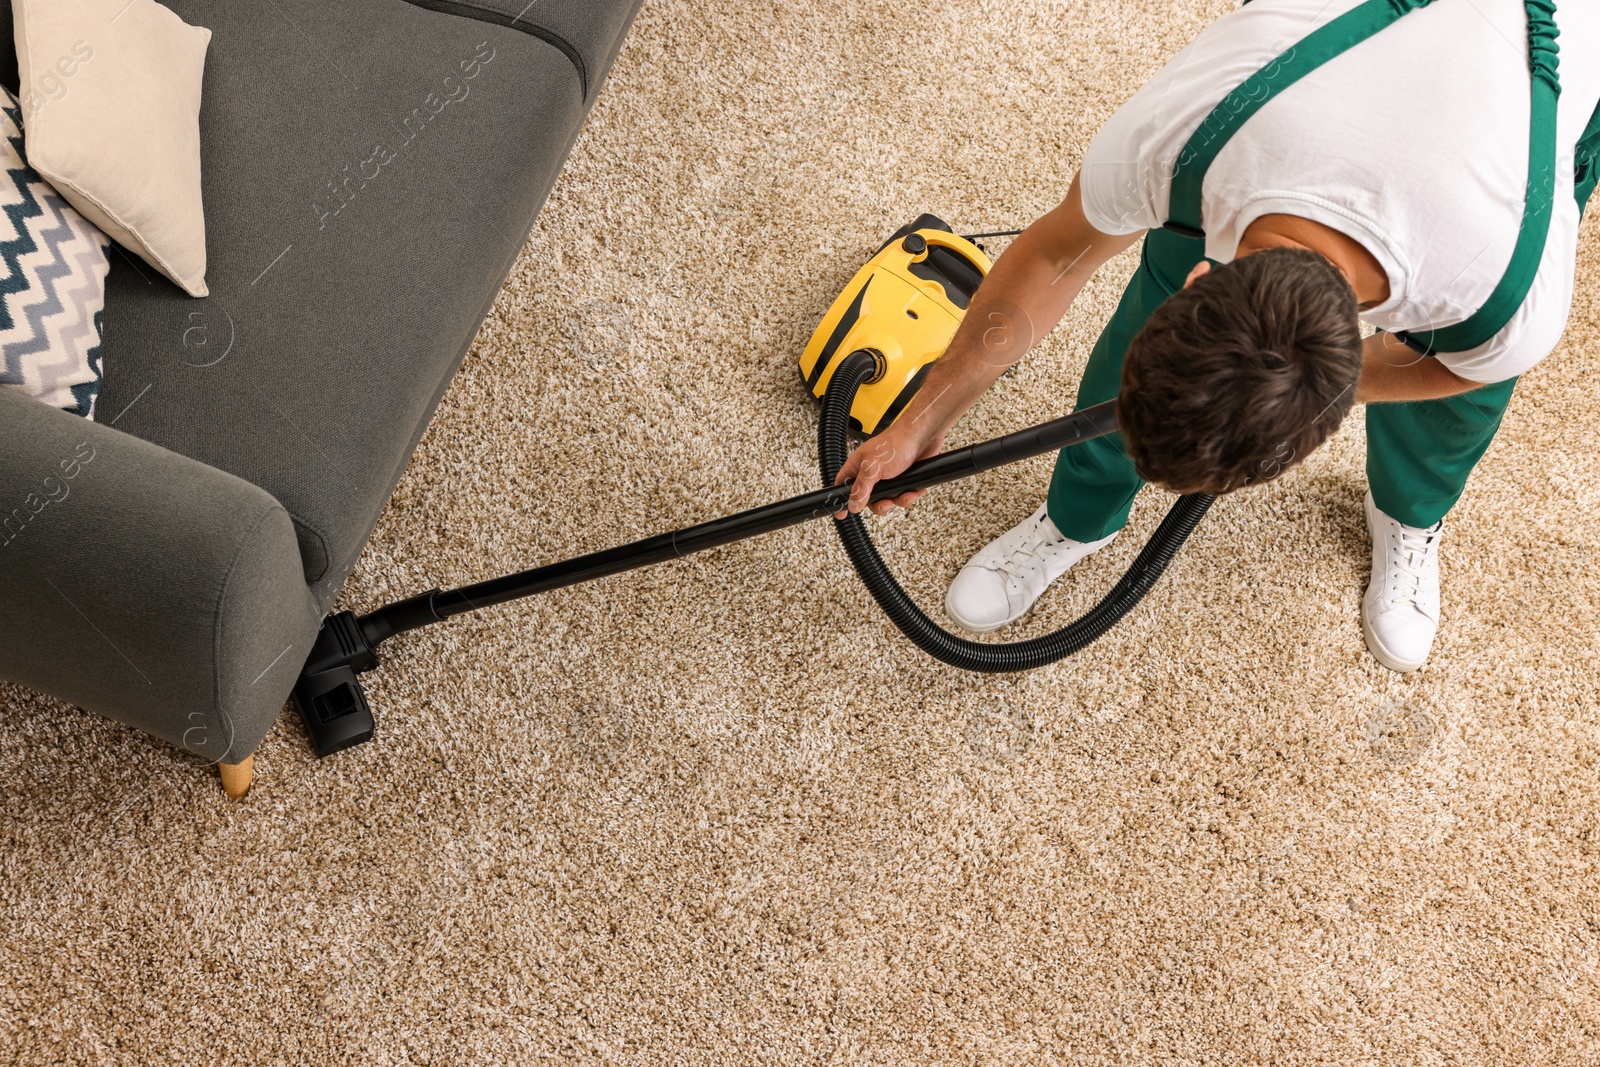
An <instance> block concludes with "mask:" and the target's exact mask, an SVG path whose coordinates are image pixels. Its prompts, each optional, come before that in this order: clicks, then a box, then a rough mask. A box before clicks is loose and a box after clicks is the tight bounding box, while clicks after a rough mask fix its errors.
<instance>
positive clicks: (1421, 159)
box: [839, 0, 1600, 671]
mask: <svg viewBox="0 0 1600 1067" xmlns="http://www.w3.org/2000/svg"><path fill="white" fill-rule="evenodd" d="M1553 10H1554V4H1553V2H1552V0H1530V2H1528V3H1526V4H1524V3H1523V2H1520V0H1434V2H1432V3H1429V2H1428V0H1368V2H1365V3H1363V2H1362V0H1255V2H1254V3H1248V4H1247V5H1246V6H1244V7H1242V8H1240V9H1239V10H1237V11H1234V12H1232V13H1230V14H1228V15H1225V16H1224V17H1222V18H1221V19H1219V20H1218V21H1217V22H1215V23H1213V24H1212V25H1211V26H1209V27H1207V28H1206V30H1205V31H1204V32H1202V33H1201V35H1200V36H1199V37H1198V38H1197V39H1196V40H1195V41H1194V42H1193V43H1192V44H1190V45H1189V46H1188V47H1187V48H1185V49H1184V50H1183V51H1182V52H1180V53H1178V55H1177V56H1175V57H1174V58H1173V59H1172V61H1171V62H1169V63H1168V64H1167V65H1166V66H1165V67H1164V68H1162V70H1160V71H1159V72H1158V73H1157V74H1156V75H1155V76H1154V77H1153V78H1152V79H1151V80H1150V81H1149V83H1148V84H1146V85H1145V86H1144V87H1143V88H1142V89H1140V90H1139V91H1138V92H1137V93H1136V94H1134V96H1133V98H1132V99H1131V100H1129V101H1128V103H1127V104H1126V105H1124V106H1123V108H1122V109H1121V110H1120V111H1119V112H1117V114H1116V115H1115V116H1113V117H1112V119H1111V121H1110V122H1109V123H1107V124H1106V126H1105V127H1104V128H1103V129H1102V130H1101V131H1100V133H1099V135H1098V136H1096V137H1095V139H1094V142H1093V143H1092V144H1091V145H1090V146H1089V149H1088V151H1087V153H1086V154H1085V157H1084V162H1083V166H1082V168H1081V169H1080V171H1079V173H1078V175H1077V176H1076V177H1075V178H1074V180H1073V182H1072V185H1071V188H1070V189H1069V191H1068V193H1067V197H1066V199H1065V200H1064V201H1063V202H1062V203H1061V205H1060V206H1059V207H1057V208H1055V209H1054V210H1053V211H1051V212H1050V213H1049V214H1047V215H1045V216H1044V217H1043V218H1041V219H1039V220H1038V221H1036V222H1035V223H1034V224H1033V225H1032V226H1030V227H1029V228H1028V229H1027V231H1025V232H1024V233H1023V234H1022V235H1021V236H1020V237H1018V238H1017V240H1016V242H1015V243H1014V244H1013V245H1012V246H1011V248H1010V249H1008V250H1007V252H1006V254H1005V255H1004V256H1003V257H1002V258H1001V259H1000V260H999V261H998V262H997V263H996V264H995V267H994V269H993V270H992V271H991V272H990V274H989V276H988V277H987V278H986V279H985V281H984V283H983V285H982V287H981V288H980V289H979V291H978V293H977V295H976V297H975V298H974V300H973V302H972V306H971V308H970V309H969V311H968V313H967V316H966V319H965V321H964V322H963V323H962V326H961V328H960V330H958V331H957V333H956V335H955V338H954V340H953V341H952V342H951V345H950V347H949V349H948V350H947V351H946V353H945V354H944V355H943V356H942V357H941V358H940V359H939V361H938V362H937V363H936V364H935V365H934V366H933V367H932V369H931V370H930V372H929V374H928V376H927V379H926V381H925V384H924V385H923V387H922V389H921V391H920V393H919V394H918V395H917V397H916V398H915V399H914V400H913V402H912V403H911V404H910V405H909V406H908V407H907V409H906V410H905V412H904V413H903V414H902V415H901V417H900V418H899V420H898V421H896V422H895V424H894V425H893V426H892V427H890V428H889V429H888V430H886V431H884V432H883V433H881V434H880V435H878V436H877V437H875V438H873V439H872V440H869V441H868V442H866V443H865V444H863V445H862V446H861V447H860V448H858V449H857V450H856V451H855V452H854V453H853V454H852V455H851V456H850V458H849V460H848V461H847V462H846V463H845V465H844V468H843V470H842V471H841V472H840V475H839V477H840V480H841V481H843V480H845V479H847V478H852V477H854V478H855V480H856V481H855V487H854V490H853V492H852V495H851V500H850V509H851V510H852V511H858V510H860V508H861V507H862V506H863V504H864V503H865V501H866V499H867V497H868V495H869V494H870V490H871V487H872V485H873V484H874V483H875V482H877V481H878V480H879V479H881V478H886V477H890V476H893V475H895V474H898V473H899V472H900V471H902V470H904V469H905V468H906V467H907V466H909V465H910V464H911V463H912V462H914V461H915V460H917V459H919V458H922V457H924V456H928V455H933V454H935V453H937V452H939V451H940V450H941V449H942V447H943V442H944V437H945V433H946V431H948V430H949V428H950V427H951V426H952V425H953V424H954V423H955V421H956V420H957V419H958V418H959V417H960V416H961V414H962V413H963V412H965V411H966V410H967V408H968V407H970V406H971V405H972V403H973V402H974V401H976V400H977V398H978V397H979V396H980V395H981V394H982V393H983V391H984V390H985V389H987V388H988V387H989V385H990V384H992V383H993V381H994V380H995V379H996V378H998V377H999V375H1000V374H1001V373H1002V372H1003V371H1004V370H1005V369H1006V367H1007V366H1009V365H1010V364H1011V363H1013V362H1015V361H1016V360H1017V359H1018V358H1020V357H1021V356H1022V354H1023V353H1024V352H1026V350H1027V349H1028V348H1029V347H1030V346H1031V344H1032V342H1033V338H1034V334H1035V332H1036V331H1037V332H1043V331H1044V330H1048V329H1049V328H1050V327H1053V326H1054V325H1055V323H1056V322H1057V321H1058V320H1059V319H1060V318H1061V316H1062V315H1063V314H1064V313H1065V312H1066V310H1067V308H1068V307H1069V306H1070V305H1071V304H1072V301H1073V299H1074V298H1075V297H1076V296H1077V294H1078V292H1079V291H1080V290H1081V289H1082V287H1083V285H1084V283H1085V282H1086V281H1087V280H1088V279H1089V277H1090V276H1091V275H1092V274H1093V273H1094V271H1095V270H1096V269H1098V268H1099V267H1100V265H1101V264H1103V263H1105V262H1106V261H1107V260H1108V259H1110V258H1111V257H1112V256H1114V255H1116V254H1117V253H1118V252H1120V251H1122V250H1124V249H1126V248H1127V247H1129V246H1130V245H1131V244H1133V242H1134V241H1136V240H1138V239H1139V238H1140V236H1141V235H1143V236H1144V248H1143V257H1142V261H1141V263H1140V266H1139V269H1138V271H1137V272H1136V273H1135V275H1134V277H1133V279H1132V281H1130V283H1129V284H1128V287H1127V290H1126V291H1125V292H1124V294H1123V298H1122V302H1121V304H1120V305H1119V307H1118V308H1117V311H1116V313H1115V314H1114V315H1113V317H1112V319H1111V321H1110V323H1109V324H1108V325H1107V326H1106V328H1105V331H1104V333H1103V334H1102V335H1101V337H1100V340H1099V342H1098V343H1097V344H1096V346H1095V348H1094V351H1093V353H1092V354H1091V356H1090V358H1089V362H1088V366H1087V367H1086V369H1085V371H1084V375H1083V380H1082V382H1081V384H1080V386H1079V389H1078V396H1077V404H1078V406H1079V407H1084V406H1087V405H1090V404H1094V403H1098V402H1100V401H1103V400H1107V399H1110V398H1112V397H1117V398H1118V406H1117V417H1118V426H1119V431H1120V432H1119V436H1120V439H1121V440H1120V443H1119V441H1118V439H1117V438H1116V437H1112V438H1105V439H1101V440H1098V441H1093V442H1090V443H1087V444H1081V445H1077V446H1074V447H1072V448H1068V449H1064V450H1062V452H1061V454H1060V457H1059V458H1058V460H1057V463H1056V469H1055V474H1054V477H1053V478H1052V481H1051V484H1050V490H1049V494H1048V497H1047V499H1046V501H1045V503H1044V504H1043V505H1041V506H1040V507H1039V508H1038V509H1037V510H1036V511H1034V512H1033V513H1032V514H1031V515H1029V516H1028V517H1027V518H1026V519H1024V520H1023V521H1022V523H1021V524H1020V525H1018V526H1017V527H1015V528H1014V529H1012V530H1011V531H1009V532H1008V533H1006V534H1004V535H1002V536H1001V537H1000V538H998V539H997V540H995V541H994V542H992V543H991V544H990V545H988V546H987V547H986V548H984V549H983V550H982V551H980V552H978V553H977V554H976V555H975V556H973V557H972V559H971V561H970V562H969V563H968V564H967V565H966V567H965V568H963V569H962V571H961V573H960V574H959V575H958V576H957V577H956V579H955V581H954V583H953V584H952V585H951V587H950V591H949V595H948V597H947V599H946V609H947V611H948V613H949V614H950V616H951V617H952V618H953V619H954V620H955V621H956V622H957V623H959V624H960V625H962V626H963V627H965V628H966V629H968V630H971V631H974V632H980V633H981V632H987V631H991V630H995V629H999V628H1000V627H1003V626H1005V625H1007V624H1008V623H1010V622H1013V621H1015V620H1016V619H1018V618H1020V617H1021V616H1022V615H1023V614H1024V613H1025V612H1026V611H1027V610H1028V608H1029V607H1031V606H1032V604H1033V603H1034V601H1035V600H1037V599H1038V597H1039V596H1040V594H1042V593H1043V592H1044V590H1045V588H1046V587H1047V586H1048V585H1049V584H1050V583H1051V582H1053V581H1054V580H1055V579H1056V578H1058V577H1060V575H1061V574H1062V573H1064V572H1065V571H1066V570H1067V568H1069V567H1071V566H1072V564H1074V563H1075V562H1077V561H1078V560H1080V559H1082V558H1084V557H1085V556H1087V555H1089V554H1090V553H1092V552H1094V551H1096V550H1097V549H1099V548H1101V547H1102V546H1104V545H1105V544H1107V543H1109V542H1110V541H1111V540H1112V539H1113V538H1114V537H1115V536H1116V535H1117V532H1118V531H1119V530H1120V529H1121V528H1122V526H1123V524H1124V523H1125V522H1126V521H1127V517H1128V511H1129V508H1130V506H1131V504H1132V501H1133V498H1134V495H1135V494H1136V493H1137V492H1138V490H1139V488H1140V487H1141V486H1142V485H1143V483H1144V481H1145V480H1150V481H1155V482H1157V483H1159V484H1161V485H1164V486H1166V487H1168V488H1170V489H1173V490H1175V491H1180V492H1195V491H1204V492H1210V493H1226V492H1230V491H1232V490H1234V489H1238V488H1241V487H1243V486H1245V485H1249V484H1253V483H1256V482H1262V481H1267V480H1270V479H1272V478H1274V477H1277V476H1278V475H1279V474H1281V473H1282V471H1284V470H1285V469H1287V468H1288V467H1290V466H1293V465H1294V464H1295V463H1297V462H1299V461H1300V460H1302V459H1304V458H1305V456H1306V455H1307V454H1308V453H1309V452H1310V451H1311V450H1312V449H1313V448H1315V447H1316V446H1317V445H1319V444H1321V443H1322V441H1324V440H1325V439H1326V438H1327V437H1328V436H1329V435H1330V434H1331V433H1332V432H1333V431H1334V430H1335V429H1336V428H1337V427H1338V425H1339V423H1340V420H1341V419H1342V418H1343V416H1344V415H1345V413H1346V412H1347V411H1348V410H1349V408H1350V406H1351V404H1352V403H1353V402H1355V401H1361V402H1363V403H1365V404H1366V405H1367V408H1366V420H1367V451H1368V456H1367V475H1368V484H1369V489H1368V493H1367V497H1366V517H1367V522H1368V526H1369V529H1370V530H1371V533H1372V539H1373V546H1372V552H1373V556H1372V576H1371V581H1370V584H1369V585H1368V588H1367V592H1366V595H1365V597H1364V598H1363V601H1362V623H1363V630H1364V632H1365V635H1366V639H1367V645H1368V647H1369V648H1370V649H1371V651H1372V654H1373V655H1374V657H1376V658H1377V659H1378V661H1379V662H1381V663H1382V664H1384V665H1385V666H1386V667H1389V668H1391V669H1393V670H1396V671H1412V670H1415V669H1417V668H1418V667H1420V666H1421V665H1422V663H1423V662H1424V660H1425V659H1426V658H1427V655H1428V651H1429V649H1430V648H1431V647H1432V644H1433V640H1434V636H1435V633H1436V632H1437V629H1438V623H1439V545H1440V538H1441V531H1442V529H1443V523H1442V520H1443V518H1444V515H1445V513H1446V512H1448V511H1449V510H1450V508H1451V506H1452V505H1453V504H1454V503H1455V502H1456V500H1457V499H1458V498H1459V497H1460V495H1461V493H1462V491H1463V489H1464V487H1465V485H1466V480H1467V476H1468V474H1469V473H1470V472H1471V470H1472V468H1473V466H1474V465H1475V464H1476V463H1477V461H1478V460H1479V458H1480V457H1481V456H1482V455H1483V453H1484V450H1485V449H1486V448H1487V447H1488V445H1489V441H1490V439H1491V438H1492V437H1493V435H1494V432H1495V430H1496V428H1497V427H1498V426H1499V423H1500V419H1501V416H1502V414H1503V413H1504V411H1505V408H1506V405H1507V403H1508V402H1509V400H1510V397H1511V392H1512V389H1513V387H1514V385H1515V382H1516V378H1517V376H1518V375H1520V374H1521V373H1523V372H1524V371H1526V370H1527V369H1528V368H1529V367H1531V366H1533V365H1534V364H1535V363H1537V362H1538V361H1539V360H1540V359H1542V358H1543V357H1544V356H1545V355H1546V354H1548V353H1549V351H1550V350H1551V349H1552V348H1553V347H1554V346H1555V344H1556V342H1557V341H1558V340H1559V339H1560V336H1561V333H1562V330H1563V329H1564V327H1565V323H1566V319H1567V313H1568V308H1569V306H1570V303H1571V298H1572V282H1573V270H1574V263H1575V258H1576V248H1577V233H1578V223H1579V218H1580V214H1581V205H1582V204H1583V203H1584V201H1585V200H1586V199H1587V197H1588V194H1589V192H1590V191H1592V189H1593V187H1594V171H1595V156H1596V154H1597V151H1600V110H1597V105H1600V62H1597V61H1596V58H1597V56H1600V5H1596V4H1593V3H1587V2H1580V0H1562V6H1561V9H1560V11H1559V12H1554V17H1553V20H1552V12H1553ZM1557 32H1559V34H1560V39H1559V40H1560V63H1559V71H1558V68H1557V59H1556V49H1555V48H1554V46H1553V44H1552V41H1553V39H1554V37H1555V34H1556V33H1557ZM1558 81H1559V84H1558ZM1163 227H1164V228H1163ZM1358 322H1365V323H1367V324H1369V325H1371V326H1374V327H1377V329H1378V330H1379V331H1380V332H1376V333H1374V334H1372V335H1371V336H1370V337H1368V338H1367V339H1366V340H1364V341H1363V339H1362V337H1361V331H1360V329H1359V325H1358ZM920 495H921V494H920V493H908V494H906V495H904V496H902V497H900V498H898V499H897V500H895V501H893V502H892V503H894V504H900V505H902V506H909V505H910V504H911V503H912V502H913V501H914V500H915V499H916V498H917V497H918V496H920ZM890 506H891V502H889V501H882V502H879V503H878V504H875V505H873V510H874V511H875V512H877V513H878V514H884V513H886V512H887V511H888V510H889V508H890Z"/></svg>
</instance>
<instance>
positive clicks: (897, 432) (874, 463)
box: [833, 422, 944, 519]
mask: <svg viewBox="0 0 1600 1067" xmlns="http://www.w3.org/2000/svg"><path fill="white" fill-rule="evenodd" d="M942 451H944V434H942V433H934V434H928V433H924V432H921V431H920V430H919V429H918V428H917V427H915V426H914V425H910V424H907V423H905V422H896V423H895V424H894V425H893V426H890V427H889V428H888V429H887V430H885V431H883V432H882V433H880V434H879V435H878V436H876V437H873V438H869V439H868V440H867V442H866V443H865V444H863V445H862V446H861V447H860V448H857V449H856V450H855V451H854V452H852V453H850V458H849V459H847V460H845V461H844V466H843V467H840V468H839V476H838V477H837V478H835V479H834V480H833V484H834V485H840V484H842V483H844V482H846V481H848V480H849V479H851V478H854V479H855V480H856V481H855V484H854V485H852V486H851V487H850V504H849V511H848V512H845V511H841V512H839V513H838V514H836V515H834V518H836V519H842V518H844V517H845V515H846V514H850V515H853V514H855V513H856V512H858V511H860V510H861V509H862V508H864V507H870V508H871V511H872V513H873V514H874V515H887V514H889V509H890V508H892V507H894V506H895V505H896V504H898V505H900V506H901V507H903V508H909V507H910V506H911V505H912V504H915V503H916V502H917V499H918V498H919V497H921V496H922V494H923V493H926V492H927V490H926V489H918V490H916V491H915V492H911V493H901V494H900V495H899V496H897V497H894V498H892V499H890V500H880V501H878V502H877V503H876V504H872V505H868V504H867V500H868V498H870V497H871V496H872V487H873V486H874V485H876V484H877V483H878V482H880V481H882V480H883V479H885V478H893V477H894V476H895V475H897V474H901V473H903V472H904V471H905V469H906V468H907V467H909V466H911V465H912V464H913V463H915V462H916V461H917V460H919V459H926V458H928V457H929V456H937V455H938V454H939V453H940V452H942Z"/></svg>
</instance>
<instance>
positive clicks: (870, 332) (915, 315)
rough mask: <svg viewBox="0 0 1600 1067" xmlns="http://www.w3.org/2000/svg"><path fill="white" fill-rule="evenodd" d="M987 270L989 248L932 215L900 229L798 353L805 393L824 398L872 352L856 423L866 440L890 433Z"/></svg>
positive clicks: (853, 416)
mask: <svg viewBox="0 0 1600 1067" xmlns="http://www.w3.org/2000/svg"><path fill="white" fill-rule="evenodd" d="M989 266H990V263H989V257H988V256H986V255H984V253H983V249H981V248H979V247H978V246H977V245H975V244H973V243H972V242H971V241H968V240H966V239H965V238H962V237H958V236H956V235H955V234H954V233H952V232H951V231H950V227H949V226H947V225H945V223H943V222H941V221H940V220H939V219H937V218H935V217H934V216H932V215H921V216H919V217H918V218H917V220H916V221H915V222H913V223H911V224H909V225H907V226H904V227H901V229H900V230H898V231H896V233H895V235H894V236H893V237H891V238H889V240H888V242H887V243H885V244H884V246H883V247H882V248H880V249H878V251H877V254H875V255H874V256H873V257H872V258H871V259H870V260H868V261H867V265H866V266H864V267H862V268H861V269H860V270H858V271H857V272H856V275H855V277H854V278H852V279H850V284H849V285H847V286H845V289H844V292H842V293H840V294H839V298H838V299H837V300H835V301H834V302H833V306H832V307H830V308H829V309H828V313H827V314H826V315H824V316H823V317H822V322H821V323H820V324H819V325H818V326H817V330H816V332H815V333H814V334H812V335H811V341H810V343H808V344H807V345H806V348H805V351H804V352H802V353H801V354H800V374H801V376H802V377H803V378H804V379H805V383H806V387H807V388H808V389H810V390H811V393H812V395H813V396H815V397H817V398H818V399H819V400H820V399H821V398H822V395H823V394H824V393H825V392H827V390H828V382H829V381H830V380H831V379H832V377H833V372H834V370H835V368H837V367H838V366H839V364H840V363H843V362H844V359H845V357H846V356H848V355H850V353H852V352H856V351H864V352H868V353H871V355H872V357H873V359H874V360H875V361H876V362H877V365H878V372H877V374H876V375H875V376H874V377H873V378H872V379H871V380H870V381H868V382H867V384H866V385H863V386H862V387H861V389H860V391H859V392H858V393H856V397H855V402H854V403H853V404H851V405H850V421H851V423H852V424H853V425H854V426H855V428H856V429H857V430H860V431H861V432H862V433H864V434H868V435H870V434H875V433H877V432H878V431H879V430H882V429H885V428H887V427H888V426H889V425H890V424H891V423H892V422H894V420H895V417H896V416H898V415H899V414H900V412H901V411H902V410H904V408H905V406H906V404H908V403H909V402H910V401H911V398H912V396H914V395H915V394H916V391H917V389H918V388H919V387H920V386H921V385H922V379H923V378H924V377H925V376H926V375H927V373H928V367H929V366H930V365H931V364H932V363H933V361H934V360H936V359H938V358H939V357H940V356H941V355H943V354H944V350H945V349H946V348H948V347H949V345H950V339H951V338H952V337H954V336H955V332H956V327H957V326H959V325H961V320H962V318H964V317H965V316H966V313H967V307H968V305H969V304H971V303H972V294H973V293H974V292H976V291H977V288H978V283H979V282H981V281H983V278H984V276H985V275H986V274H988V273H989Z"/></svg>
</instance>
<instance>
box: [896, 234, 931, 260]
mask: <svg viewBox="0 0 1600 1067" xmlns="http://www.w3.org/2000/svg"><path fill="white" fill-rule="evenodd" d="M900 247H901V248H904V249H905V250H906V251H907V252H910V253H911V254H912V255H914V256H920V255H922V253H924V252H926V251H927V250H928V239H927V238H926V237H924V236H922V234H920V233H910V234H907V235H906V239H905V240H904V241H901V242H900Z"/></svg>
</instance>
